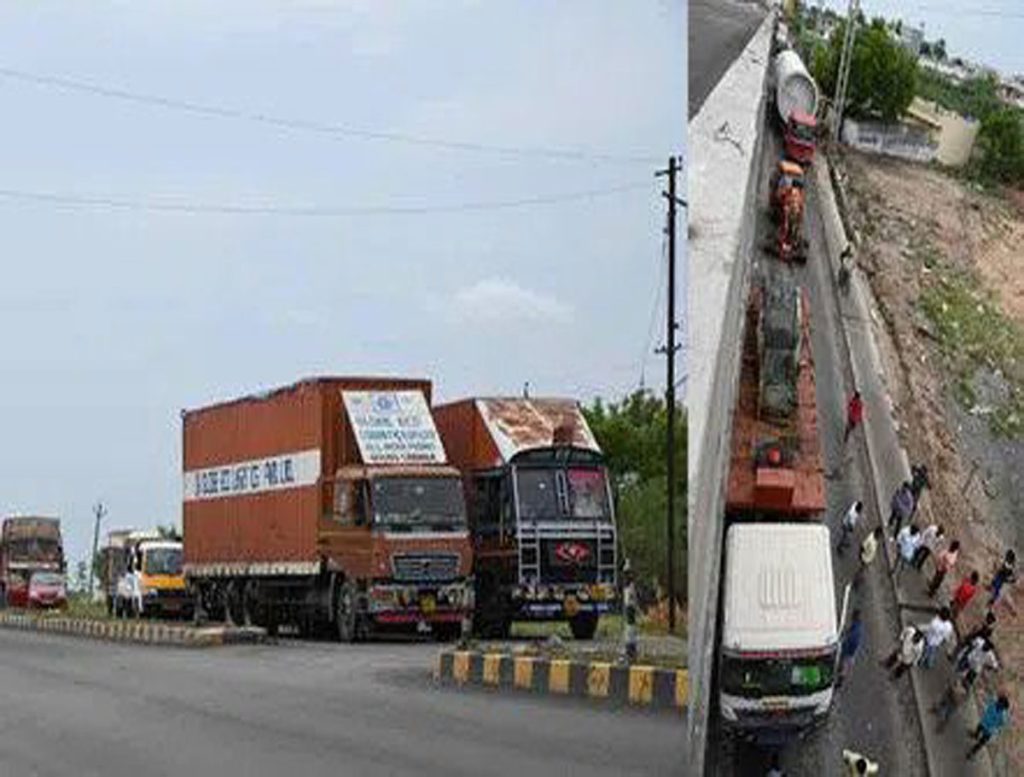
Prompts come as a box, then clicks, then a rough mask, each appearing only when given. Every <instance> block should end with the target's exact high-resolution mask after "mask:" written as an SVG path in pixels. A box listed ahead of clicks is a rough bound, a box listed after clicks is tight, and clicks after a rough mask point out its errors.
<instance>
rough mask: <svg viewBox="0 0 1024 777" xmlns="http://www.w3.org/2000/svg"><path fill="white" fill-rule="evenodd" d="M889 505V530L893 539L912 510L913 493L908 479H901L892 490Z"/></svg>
mask: <svg viewBox="0 0 1024 777" xmlns="http://www.w3.org/2000/svg"><path fill="white" fill-rule="evenodd" d="M889 506H890V508H891V512H890V513H889V531H891V532H892V536H893V539H895V538H896V535H897V534H899V532H900V529H901V528H902V526H903V524H904V522H905V521H907V520H908V519H909V518H910V515H911V513H913V512H914V494H913V492H912V491H911V490H910V482H909V481H906V480H905V481H903V483H902V484H901V485H900V487H899V488H897V489H896V490H895V491H894V492H893V495H892V499H891V500H890V501H889Z"/></svg>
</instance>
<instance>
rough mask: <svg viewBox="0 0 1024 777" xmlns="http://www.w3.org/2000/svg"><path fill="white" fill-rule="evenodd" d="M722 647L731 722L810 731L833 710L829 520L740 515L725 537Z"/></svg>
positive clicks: (752, 732)
mask: <svg viewBox="0 0 1024 777" xmlns="http://www.w3.org/2000/svg"><path fill="white" fill-rule="evenodd" d="M724 569H725V576H724V578H723V585H724V590H723V603H724V611H723V620H722V634H721V642H720V649H719V655H718V688H719V711H720V714H721V720H722V723H723V726H724V728H725V730H726V731H727V732H729V733H732V734H734V735H738V736H740V737H742V738H746V739H751V740H754V741H756V742H758V743H779V742H783V741H786V740H788V739H791V738H794V737H796V736H800V735H803V734H805V733H806V732H807V731H809V730H810V729H812V728H813V727H814V726H816V725H817V724H818V723H820V722H822V721H823V720H824V719H825V718H826V716H827V715H828V712H829V710H830V709H831V706H832V699H833V693H834V688H835V682H836V677H837V665H838V649H839V635H840V632H841V629H842V622H843V620H844V619H845V616H846V606H847V602H848V597H849V588H847V591H846V596H845V597H844V601H843V612H842V617H840V618H837V607H836V588H835V580H834V577H833V570H832V552H831V547H830V543H829V532H828V529H827V527H825V526H822V525H819V524H810V523H807V524H797V523H743V524H734V525H732V526H730V527H729V529H728V532H727V535H726V546H725V567H724Z"/></svg>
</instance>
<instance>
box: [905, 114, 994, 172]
mask: <svg viewBox="0 0 1024 777" xmlns="http://www.w3.org/2000/svg"><path fill="white" fill-rule="evenodd" d="M903 121H904V123H906V124H911V125H913V124H916V125H917V126H920V127H922V128H926V129H927V130H928V131H929V132H930V133H931V136H932V139H933V140H934V141H935V143H936V149H935V159H936V161H938V162H940V163H942V164H944V165H947V166H948V167H963V166H964V165H965V164H967V162H968V161H969V160H970V158H971V152H972V151H973V150H974V142H975V141H976V140H977V139H978V130H979V129H980V128H981V124H980V122H978V121H977V119H971V118H966V117H964V116H961V115H960V114H958V113H955V112H953V111H947V110H946V109H945V108H943V107H942V106H941V105H938V104H937V103H933V102H929V101H928V100H923V99H921V98H920V97H915V98H914V99H913V101H912V102H911V103H910V107H908V108H907V110H906V113H905V114H904V117H903Z"/></svg>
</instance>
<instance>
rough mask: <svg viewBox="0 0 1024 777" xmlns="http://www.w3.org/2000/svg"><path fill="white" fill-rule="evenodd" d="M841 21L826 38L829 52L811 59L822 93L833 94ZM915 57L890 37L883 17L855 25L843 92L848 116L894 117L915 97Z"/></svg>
mask: <svg viewBox="0 0 1024 777" xmlns="http://www.w3.org/2000/svg"><path fill="white" fill-rule="evenodd" d="M845 35H846V22H845V21H844V22H843V23H841V24H840V25H839V26H838V27H836V29H835V31H834V32H833V33H832V37H831V38H830V39H829V45H828V53H827V55H823V56H821V57H820V58H818V61H817V62H813V63H812V67H813V68H814V69H813V70H812V73H813V75H814V78H815V80H817V82H818V85H819V87H821V89H822V90H823V91H824V93H825V94H834V93H835V88H836V81H837V80H838V77H839V62H840V59H841V58H842V46H843V38H844V37H845ZM916 84H917V60H916V59H915V58H914V56H913V55H912V54H911V53H910V52H909V51H907V50H906V49H905V48H903V47H902V46H901V45H900V44H899V43H897V42H896V41H895V40H893V37H892V35H891V34H890V32H889V30H888V29H887V27H886V23H885V21H884V20H883V19H875V20H873V21H872V22H871V24H869V25H866V26H858V27H857V35H856V38H855V39H854V45H853V61H852V65H851V67H850V83H849V86H848V87H847V94H846V99H847V103H846V112H847V114H849V115H851V116H858V117H869V118H878V119H881V120H882V121H887V122H893V121H897V120H898V119H899V118H900V117H901V116H902V115H903V113H904V111H906V109H907V106H909V105H910V102H911V101H912V100H913V99H914V92H915V89H916Z"/></svg>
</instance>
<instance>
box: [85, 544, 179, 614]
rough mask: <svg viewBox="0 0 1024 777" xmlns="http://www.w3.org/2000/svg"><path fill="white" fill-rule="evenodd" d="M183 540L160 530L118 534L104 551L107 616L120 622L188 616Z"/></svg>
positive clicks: (102, 580) (102, 571)
mask: <svg viewBox="0 0 1024 777" xmlns="http://www.w3.org/2000/svg"><path fill="white" fill-rule="evenodd" d="M183 557H184V549H183V546H182V543H181V541H179V540H176V539H173V538H169V537H165V536H163V535H161V534H160V533H159V532H157V531H136V530H132V529H120V530H115V531H111V532H109V533H108V534H107V540H106V542H105V543H104V546H103V548H102V549H101V550H100V586H101V588H102V591H103V594H104V599H105V602H106V606H107V612H108V614H110V615H113V616H116V617H129V616H134V617H138V618H142V617H150V616H157V617H163V618H183V617H187V616H188V615H189V614H190V612H191V609H192V600H191V596H190V595H189V593H188V591H187V589H186V586H185V575H184V571H183V568H182V566H183Z"/></svg>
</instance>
